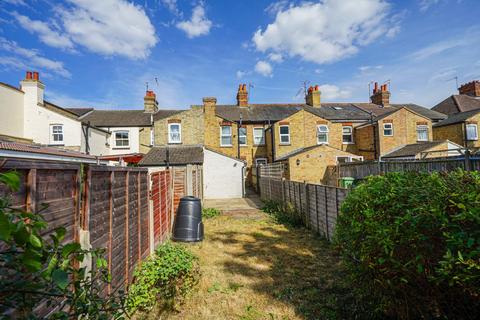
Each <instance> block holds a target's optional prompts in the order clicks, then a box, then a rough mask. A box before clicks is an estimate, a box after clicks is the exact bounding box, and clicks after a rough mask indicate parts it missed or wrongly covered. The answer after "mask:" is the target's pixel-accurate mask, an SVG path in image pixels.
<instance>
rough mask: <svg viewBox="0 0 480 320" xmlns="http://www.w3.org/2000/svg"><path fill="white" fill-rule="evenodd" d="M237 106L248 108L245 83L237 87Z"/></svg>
mask: <svg viewBox="0 0 480 320" xmlns="http://www.w3.org/2000/svg"><path fill="white" fill-rule="evenodd" d="M237 106H239V107H246V106H248V92H247V85H246V84H245V83H244V84H240V85H239V86H238V92H237Z"/></svg>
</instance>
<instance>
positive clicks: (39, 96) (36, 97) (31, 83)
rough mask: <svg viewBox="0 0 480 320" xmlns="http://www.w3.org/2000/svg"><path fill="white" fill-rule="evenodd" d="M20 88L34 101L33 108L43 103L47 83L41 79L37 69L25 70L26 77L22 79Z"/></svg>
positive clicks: (26, 97) (29, 99) (28, 98)
mask: <svg viewBox="0 0 480 320" xmlns="http://www.w3.org/2000/svg"><path fill="white" fill-rule="evenodd" d="M20 89H22V91H24V92H25V99H26V100H28V101H29V102H32V103H33V108H35V107H36V106H37V105H39V104H40V105H43V97H44V92H45V85H44V84H43V83H42V82H41V81H40V74H39V73H38V72H37V71H33V72H32V71H27V72H25V79H24V80H22V81H20Z"/></svg>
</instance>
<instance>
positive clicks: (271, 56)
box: [268, 52, 283, 63]
mask: <svg viewBox="0 0 480 320" xmlns="http://www.w3.org/2000/svg"><path fill="white" fill-rule="evenodd" d="M268 59H270V61H273V62H278V63H280V62H282V61H283V56H282V55H281V54H280V53H275V52H272V53H270V54H269V55H268Z"/></svg>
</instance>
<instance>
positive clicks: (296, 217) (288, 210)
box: [262, 200, 303, 227]
mask: <svg viewBox="0 0 480 320" xmlns="http://www.w3.org/2000/svg"><path fill="white" fill-rule="evenodd" d="M262 211H263V212H265V213H267V214H268V215H269V216H270V217H272V218H273V220H274V221H275V222H277V223H280V224H284V225H287V226H290V227H301V226H302V225H303V220H302V217H301V215H300V214H299V213H298V212H297V211H296V210H295V208H294V207H293V205H292V204H290V203H287V204H286V205H282V204H281V203H279V202H276V201H272V200H267V201H264V203H263V207H262Z"/></svg>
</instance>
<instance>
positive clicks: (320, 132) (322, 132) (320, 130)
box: [317, 124, 328, 144]
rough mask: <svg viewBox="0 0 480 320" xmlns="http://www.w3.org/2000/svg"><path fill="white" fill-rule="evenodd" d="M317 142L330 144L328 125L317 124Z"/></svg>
mask: <svg viewBox="0 0 480 320" xmlns="http://www.w3.org/2000/svg"><path fill="white" fill-rule="evenodd" d="M317 143H318V144H328V126H327V125H325V124H321V125H318V126H317Z"/></svg>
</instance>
